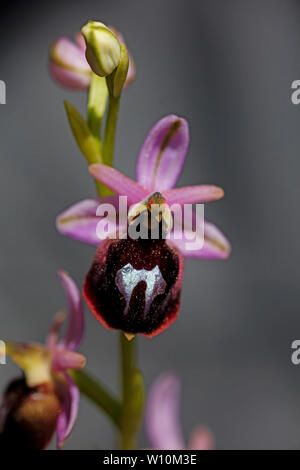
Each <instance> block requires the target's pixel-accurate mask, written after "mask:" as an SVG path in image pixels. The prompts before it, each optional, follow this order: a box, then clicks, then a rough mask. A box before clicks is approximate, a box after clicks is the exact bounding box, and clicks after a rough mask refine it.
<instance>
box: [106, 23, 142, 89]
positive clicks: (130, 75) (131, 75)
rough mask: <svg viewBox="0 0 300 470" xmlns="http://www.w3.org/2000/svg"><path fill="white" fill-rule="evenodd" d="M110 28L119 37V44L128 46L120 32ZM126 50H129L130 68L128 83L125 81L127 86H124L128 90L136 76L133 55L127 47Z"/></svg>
mask: <svg viewBox="0 0 300 470" xmlns="http://www.w3.org/2000/svg"><path fill="white" fill-rule="evenodd" d="M108 28H109V29H110V30H111V31H112V32H113V33H114V35H115V36H117V38H118V40H119V42H120V43H121V44H122V43H123V44H125V46H126V43H125V40H124V37H123V35H122V34H121V33H120V31H118V30H117V29H116V28H114V27H113V26H108ZM126 48H127V53H128V57H129V67H128V72H127V77H126V81H125V84H124V89H126V88H127V87H128V85H130V83H131V82H132V81H133V80H134V79H135V75H136V70H135V64H134V61H133V58H132V55H131V54H130V51H129V50H128V47H127V46H126Z"/></svg>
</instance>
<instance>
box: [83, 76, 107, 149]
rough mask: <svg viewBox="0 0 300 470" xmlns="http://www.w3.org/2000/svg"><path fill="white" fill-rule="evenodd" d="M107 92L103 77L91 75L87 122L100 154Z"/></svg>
mask: <svg viewBox="0 0 300 470" xmlns="http://www.w3.org/2000/svg"><path fill="white" fill-rule="evenodd" d="M107 96H108V90H107V85H106V80H105V78H104V77H98V75H96V74H94V73H93V74H92V78H91V85H90V89H89V96H88V105H87V122H88V126H89V128H90V131H91V133H92V135H93V136H94V138H95V140H96V142H97V144H98V145H99V151H100V152H101V140H100V139H101V135H100V132H101V123H102V118H103V115H104V112H105V108H106V103H107Z"/></svg>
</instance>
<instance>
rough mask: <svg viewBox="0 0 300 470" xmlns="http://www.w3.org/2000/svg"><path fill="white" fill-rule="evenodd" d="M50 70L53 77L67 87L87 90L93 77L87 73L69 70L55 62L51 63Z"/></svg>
mask: <svg viewBox="0 0 300 470" xmlns="http://www.w3.org/2000/svg"><path fill="white" fill-rule="evenodd" d="M49 71H50V74H51V75H52V77H53V78H54V79H55V80H56V81H57V82H58V83H59V84H60V85H62V86H63V87H65V88H70V89H72V90H85V89H88V88H89V86H90V81H91V77H90V75H87V74H85V73H79V72H74V71H73V70H68V69H66V68H64V67H61V66H59V65H57V64H55V63H54V62H50V63H49Z"/></svg>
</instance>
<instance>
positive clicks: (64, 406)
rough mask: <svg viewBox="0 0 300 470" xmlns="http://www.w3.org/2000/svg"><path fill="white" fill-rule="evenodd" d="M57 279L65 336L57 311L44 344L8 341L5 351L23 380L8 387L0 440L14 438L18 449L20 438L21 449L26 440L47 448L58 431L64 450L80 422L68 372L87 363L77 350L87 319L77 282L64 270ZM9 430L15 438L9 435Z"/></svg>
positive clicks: (30, 444) (0, 413)
mask: <svg viewBox="0 0 300 470" xmlns="http://www.w3.org/2000/svg"><path fill="white" fill-rule="evenodd" d="M59 277H60V280H61V283H62V286H63V289H64V292H65V295H66V299H67V304H68V326H67V329H66V332H65V334H64V336H63V337H62V338H61V339H59V331H60V328H61V326H62V324H63V322H64V319H65V315H64V314H62V313H59V314H57V315H56V317H55V319H54V322H53V325H52V327H51V329H50V331H49V334H48V337H47V340H46V344H45V345H42V344H38V343H16V342H7V343H6V353H7V354H9V355H10V357H11V358H12V360H13V361H14V362H15V363H16V364H17V365H18V366H19V367H20V368H21V369H22V370H23V372H24V376H25V378H24V379H20V380H17V381H15V382H13V383H12V384H11V385H10V386H9V387H8V389H7V391H6V393H5V395H4V399H3V403H2V406H1V408H0V437H1V438H2V440H4V442H5V439H6V440H7V441H8V442H7V444H8V445H10V437H12V438H13V439H14V445H18V443H16V436H18V437H19V438H20V441H22V442H20V443H19V444H20V445H21V446H24V445H25V444H24V442H25V443H27V445H28V447H33V448H46V447H47V446H48V444H49V442H50V440H51V438H52V436H53V433H54V431H55V428H56V431H57V446H58V448H61V446H62V445H63V444H64V442H65V441H66V439H67V438H68V436H69V434H70V433H71V431H72V429H73V426H74V424H75V421H76V417H77V413H78V406H79V390H78V388H77V386H76V384H75V383H74V381H73V380H72V378H71V376H70V374H69V373H68V371H69V370H72V369H73V370H80V369H82V368H83V367H84V365H85V361H86V360H85V357H84V356H83V355H82V354H79V353H77V352H76V351H77V349H78V347H79V345H80V342H81V339H82V336H83V332H84V315H83V307H82V302H81V298H80V293H79V290H78V288H77V286H76V284H75V283H74V281H73V279H72V278H71V277H70V276H69V275H68V274H67V273H66V272H65V271H60V272H59ZM16 400H17V401H16ZM28 416H29V417H28ZM30 416H32V420H31V418H30ZM45 416H46V417H47V419H46V418H45ZM24 422H25V424H24ZM20 423H21V424H20ZM19 424H20V426H23V427H24V429H23V427H22V428H20V427H19ZM11 429H12V430H13V434H14V436H11V433H10V430H11ZM1 430H2V432H1ZM0 442H1V439H0Z"/></svg>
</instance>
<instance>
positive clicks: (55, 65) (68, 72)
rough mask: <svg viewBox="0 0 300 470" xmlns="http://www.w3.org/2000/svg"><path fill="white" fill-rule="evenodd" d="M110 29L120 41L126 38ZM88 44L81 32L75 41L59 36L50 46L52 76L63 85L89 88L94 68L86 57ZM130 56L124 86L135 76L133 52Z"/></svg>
mask: <svg viewBox="0 0 300 470" xmlns="http://www.w3.org/2000/svg"><path fill="white" fill-rule="evenodd" d="M109 29H110V30H111V31H112V32H113V33H114V34H115V35H116V36H117V38H118V40H119V42H120V43H124V44H125V42H124V38H123V36H122V35H121V33H119V32H118V31H117V30H116V29H115V28H113V27H111V26H109ZM85 51H86V44H85V41H84V38H83V35H82V34H81V33H77V34H76V36H75V42H73V41H71V40H70V39H68V38H66V37H60V38H58V39H57V40H56V41H55V42H54V43H53V44H52V46H51V48H50V59H49V69H50V73H51V75H52V77H53V78H54V79H55V80H56V81H57V82H58V83H59V84H60V85H62V86H64V87H66V88H70V89H74V90H76V89H77V90H84V89H88V88H89V86H90V82H91V76H92V70H91V68H90V66H89V64H88V62H87V60H86V57H85ZM128 56H129V69H128V73H127V78H126V82H125V85H124V88H126V87H127V86H128V85H129V84H130V83H131V82H132V81H133V80H134V77H135V65H134V61H133V59H132V56H131V54H130V53H129V52H128Z"/></svg>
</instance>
